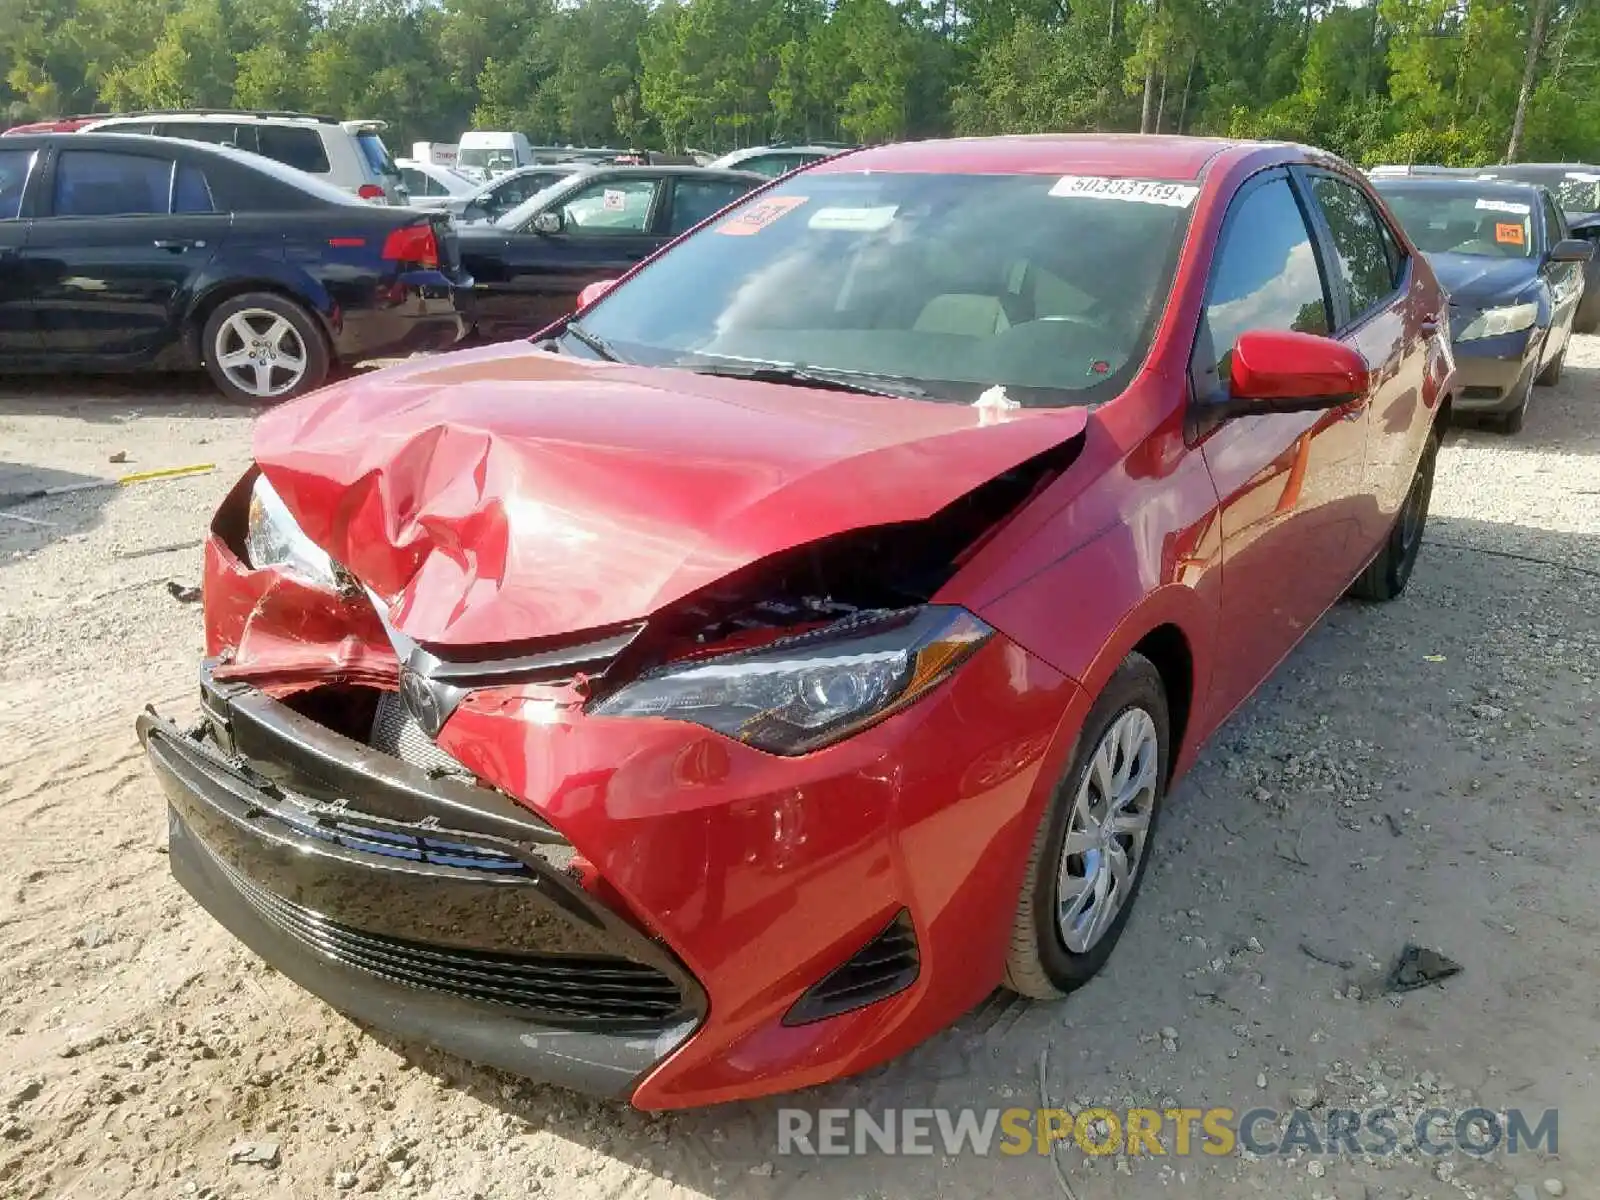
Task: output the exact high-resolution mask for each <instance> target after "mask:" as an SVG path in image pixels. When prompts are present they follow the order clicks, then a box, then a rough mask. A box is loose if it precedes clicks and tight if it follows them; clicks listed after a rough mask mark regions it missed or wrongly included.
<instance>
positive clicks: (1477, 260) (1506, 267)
mask: <svg viewBox="0 0 1600 1200" xmlns="http://www.w3.org/2000/svg"><path fill="white" fill-rule="evenodd" d="M1427 259H1428V262H1429V264H1430V265H1431V266H1432V267H1433V273H1434V274H1435V275H1436V276H1438V279H1439V283H1440V284H1441V285H1442V286H1443V287H1444V290H1445V291H1447V292H1449V293H1450V302H1451V303H1452V304H1458V305H1460V306H1461V307H1463V308H1485V307H1488V306H1489V305H1493V304H1499V303H1503V302H1508V301H1511V300H1513V299H1515V298H1516V296H1517V294H1518V293H1519V292H1521V291H1522V290H1523V289H1524V288H1526V287H1527V286H1528V285H1529V284H1531V283H1532V282H1533V281H1534V279H1535V277H1536V276H1537V275H1538V273H1539V262H1538V260H1537V259H1533V258H1490V257H1488V256H1487V255H1483V254H1430V255H1428V256H1427Z"/></svg>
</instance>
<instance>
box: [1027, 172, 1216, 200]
mask: <svg viewBox="0 0 1600 1200" xmlns="http://www.w3.org/2000/svg"><path fill="white" fill-rule="evenodd" d="M1050 194H1051V195H1052V196H1082V197H1086V198H1088V199H1091V200H1131V201H1133V202H1134V203H1135V204H1164V205H1166V206H1167V207H1168V208H1188V207H1189V205H1191V204H1193V203H1194V198H1195V197H1196V196H1198V195H1199V194H1200V188H1199V187H1198V186H1197V185H1195V184H1192V183H1169V182H1167V181H1165V180H1161V179H1108V178H1106V177H1105V176H1103V175H1063V176H1062V177H1061V178H1060V179H1058V180H1056V183H1055V186H1054V187H1052V188H1051V189H1050Z"/></svg>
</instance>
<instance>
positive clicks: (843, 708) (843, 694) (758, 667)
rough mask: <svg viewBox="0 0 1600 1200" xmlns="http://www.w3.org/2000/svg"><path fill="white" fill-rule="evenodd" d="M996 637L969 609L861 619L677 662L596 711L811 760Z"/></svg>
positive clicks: (940, 608) (630, 686)
mask: <svg viewBox="0 0 1600 1200" xmlns="http://www.w3.org/2000/svg"><path fill="white" fill-rule="evenodd" d="M993 634H994V630H992V629H990V628H989V626H987V625H985V624H984V623H983V622H982V621H980V620H978V618H977V617H975V616H973V615H972V614H971V613H969V612H967V611H966V610H964V609H960V608H951V607H944V606H938V605H929V606H927V607H925V608H913V609H903V610H898V611H892V612H865V613H857V614H855V615H854V616H851V617H847V618H846V619H845V620H843V621H837V622H835V623H833V624H831V625H828V626H825V627H823V628H821V629H815V630H812V631H810V632H809V633H803V634H800V635H798V636H796V637H788V638H782V639H780V640H779V641H776V642H772V643H770V644H768V645H765V646H762V647H760V648H758V649H754V650H745V651H739V652H735V653H732V654H724V655H717V656H715V657H711V658H697V659H691V660H687V661H680V662H676V663H671V664H669V665H667V666H665V667H662V668H660V669H658V670H656V671H654V672H652V673H650V674H648V675H645V676H643V677H642V678H640V679H637V680H635V681H634V682H632V683H630V684H627V685H626V686H625V687H623V688H622V689H621V690H620V691H617V692H614V693H613V694H611V695H610V696H607V697H606V698H604V699H603V700H601V701H599V702H598V703H596V704H594V705H593V706H592V707H591V708H590V710H589V711H590V712H591V713H593V714H594V715H595V716H605V717H669V718H672V719H675V720H679V721H692V722H694V723H695V724H697V725H704V726H705V727H706V728H708V729H714V730H716V731H717V732H719V733H724V734H727V735H728V736H729V737H732V738H737V739H738V740H739V741H741V742H745V743H747V744H749V745H751V746H754V747H756V749H758V750H766V751H768V752H770V753H772V754H804V753H805V752H806V751H808V750H816V749H820V748H821V747H823V746H826V745H828V744H830V743H832V742H836V741H839V740H840V739H841V738H844V737H847V736H848V735H850V734H852V733H855V732H857V731H858V730H861V729H864V728H866V727H867V726H868V725H871V724H873V723H875V722H877V721H880V720H882V719H883V718H884V717H886V716H888V715H889V714H890V713H892V712H894V711H896V710H897V709H900V708H903V707H905V706H906V705H907V704H910V703H911V702H912V701H914V700H916V699H917V698H918V697H919V696H921V695H923V694H924V693H925V692H927V691H928V690H929V689H931V688H933V687H934V686H935V685H936V684H938V683H939V682H940V681H942V680H943V679H945V678H947V677H948V676H949V675H950V673H951V672H952V671H954V670H955V669H956V667H958V666H960V665H961V663H963V662H964V661H966V659H967V658H968V657H970V656H971V655H972V654H973V652H974V651H976V650H977V649H978V647H980V646H982V645H983V643H984V642H986V641H988V639H989V638H990V637H991V636H993Z"/></svg>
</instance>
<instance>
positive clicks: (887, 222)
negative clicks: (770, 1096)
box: [806, 204, 900, 233]
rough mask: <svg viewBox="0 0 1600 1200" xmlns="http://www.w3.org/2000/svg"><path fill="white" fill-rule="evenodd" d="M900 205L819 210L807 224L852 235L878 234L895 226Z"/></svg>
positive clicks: (811, 226)
mask: <svg viewBox="0 0 1600 1200" xmlns="http://www.w3.org/2000/svg"><path fill="white" fill-rule="evenodd" d="M899 211H900V206H899V205H898V204H880V205H877V206H875V207H873V208H819V209H817V211H816V212H814V213H812V214H811V220H809V221H807V222H806V226H807V227H808V228H810V229H839V230H846V231H848V232H850V233H877V232H878V231H879V230H883V229H887V228H889V226H891V225H893V224H894V214H895V213H897V212H899Z"/></svg>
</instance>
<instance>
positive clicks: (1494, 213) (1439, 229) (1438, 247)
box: [1378, 183, 1533, 258]
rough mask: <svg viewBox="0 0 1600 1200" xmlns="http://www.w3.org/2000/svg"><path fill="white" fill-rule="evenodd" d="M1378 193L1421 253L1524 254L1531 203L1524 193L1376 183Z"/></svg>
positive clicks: (1529, 240) (1528, 249) (1528, 247)
mask: <svg viewBox="0 0 1600 1200" xmlns="http://www.w3.org/2000/svg"><path fill="white" fill-rule="evenodd" d="M1378 192H1379V193H1380V194H1381V195H1382V196H1383V199H1384V202H1385V203H1387V204H1388V206H1389V208H1390V210H1391V211H1392V212H1393V213H1394V215H1395V216H1396V217H1398V218H1399V219H1400V224H1401V225H1403V226H1404V227H1405V231H1406V233H1407V234H1409V235H1410V237H1411V240H1412V241H1413V242H1415V243H1416V244H1417V249H1418V250H1421V251H1422V252H1423V253H1424V254H1476V255H1480V256H1482V257H1484V258H1528V257H1530V256H1531V255H1532V254H1533V224H1532V222H1533V205H1532V204H1531V203H1529V201H1528V200H1526V199H1521V198H1518V197H1519V196H1522V195H1526V193H1514V192H1499V191H1494V192H1491V191H1488V190H1486V189H1483V188H1472V187H1470V186H1468V187H1463V188H1460V189H1457V188H1440V187H1411V188H1408V187H1406V186H1405V185H1403V184H1389V183H1381V184H1379V185H1378Z"/></svg>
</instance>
